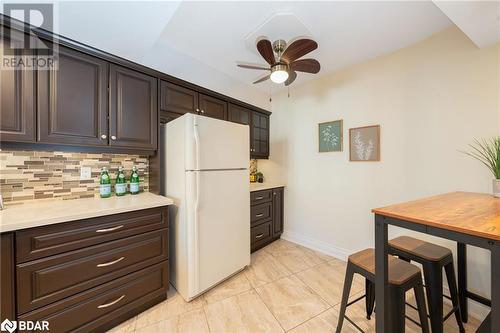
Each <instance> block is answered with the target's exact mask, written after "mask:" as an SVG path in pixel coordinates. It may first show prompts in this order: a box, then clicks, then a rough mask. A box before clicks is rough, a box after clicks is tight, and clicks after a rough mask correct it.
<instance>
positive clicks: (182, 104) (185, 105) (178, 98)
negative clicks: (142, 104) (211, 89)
mask: <svg viewBox="0 0 500 333" xmlns="http://www.w3.org/2000/svg"><path fill="white" fill-rule="evenodd" d="M160 109H161V110H162V111H168V112H174V113H178V114H184V113H188V112H190V113H196V112H197V111H196V109H198V93H197V92H196V91H194V90H191V89H187V88H184V87H181V86H178V85H176V84H173V83H170V82H166V81H161V83H160Z"/></svg>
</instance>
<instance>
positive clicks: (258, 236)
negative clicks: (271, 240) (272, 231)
mask: <svg viewBox="0 0 500 333" xmlns="http://www.w3.org/2000/svg"><path fill="white" fill-rule="evenodd" d="M262 236H264V234H258V235H257V236H255V238H261V237H262Z"/></svg>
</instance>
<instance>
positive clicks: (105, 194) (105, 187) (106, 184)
mask: <svg viewBox="0 0 500 333" xmlns="http://www.w3.org/2000/svg"><path fill="white" fill-rule="evenodd" d="M99 194H100V196H101V198H109V197H110V196H111V179H110V178H109V174H108V169H107V168H106V167H102V170H101V176H100V177H99Z"/></svg>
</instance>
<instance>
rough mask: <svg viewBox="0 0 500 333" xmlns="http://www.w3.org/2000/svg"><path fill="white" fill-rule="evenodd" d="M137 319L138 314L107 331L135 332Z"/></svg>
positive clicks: (119, 332) (115, 332)
mask: <svg viewBox="0 0 500 333" xmlns="http://www.w3.org/2000/svg"><path fill="white" fill-rule="evenodd" d="M136 320H137V316H135V317H133V318H130V319H129V320H127V321H124V322H123V323H121V324H120V325H118V326H116V327H114V328H112V329H111V330H109V331H107V333H133V332H134V330H135V323H136Z"/></svg>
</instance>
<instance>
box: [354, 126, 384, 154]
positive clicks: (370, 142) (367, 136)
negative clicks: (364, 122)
mask: <svg viewBox="0 0 500 333" xmlns="http://www.w3.org/2000/svg"><path fill="white" fill-rule="evenodd" d="M349 161H351V162H379V161H380V125H369V126H362V127H354V128H350V129H349Z"/></svg>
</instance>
